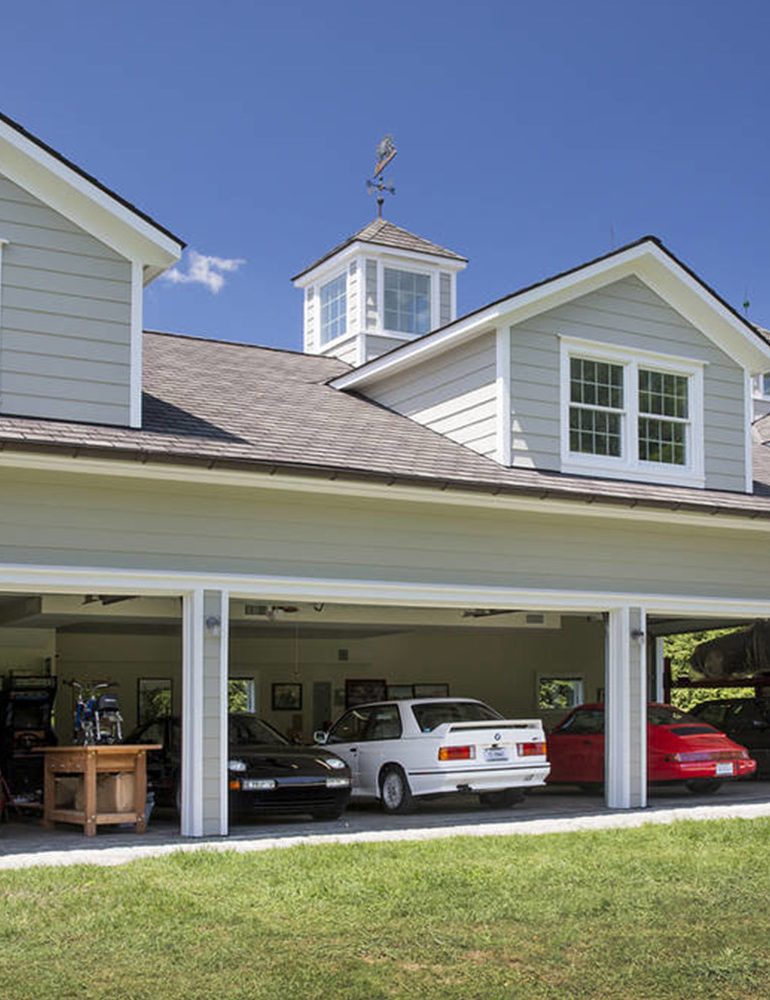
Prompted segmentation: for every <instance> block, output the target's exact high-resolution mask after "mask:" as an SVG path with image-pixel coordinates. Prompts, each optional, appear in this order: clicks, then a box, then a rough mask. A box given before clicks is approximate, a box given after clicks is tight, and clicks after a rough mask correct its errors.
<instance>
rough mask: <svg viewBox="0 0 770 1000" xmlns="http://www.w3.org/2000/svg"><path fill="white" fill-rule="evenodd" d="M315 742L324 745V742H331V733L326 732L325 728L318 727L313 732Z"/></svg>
mask: <svg viewBox="0 0 770 1000" xmlns="http://www.w3.org/2000/svg"><path fill="white" fill-rule="evenodd" d="M313 742H314V743H320V745H321V746H323V745H324V743H328V742H329V734H328V733H327V732H325V731H324V730H323V729H317V730H316V731H315V732H314V733H313Z"/></svg>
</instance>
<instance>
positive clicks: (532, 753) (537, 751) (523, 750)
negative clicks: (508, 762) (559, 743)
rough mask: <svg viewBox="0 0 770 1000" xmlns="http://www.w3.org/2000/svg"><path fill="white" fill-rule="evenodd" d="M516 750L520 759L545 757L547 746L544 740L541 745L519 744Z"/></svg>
mask: <svg viewBox="0 0 770 1000" xmlns="http://www.w3.org/2000/svg"><path fill="white" fill-rule="evenodd" d="M516 749H517V750H518V752H519V757H544V756H545V752H546V745H545V743H544V742H543V741H542V740H541V741H540V742H539V743H517V744H516Z"/></svg>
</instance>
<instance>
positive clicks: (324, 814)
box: [310, 806, 345, 819]
mask: <svg viewBox="0 0 770 1000" xmlns="http://www.w3.org/2000/svg"><path fill="white" fill-rule="evenodd" d="M344 812H345V807H344V806H325V807H324V808H323V809H314V810H313V812H312V813H311V814H310V815H311V816H312V817H313V819H339V818H340V816H341V815H342V814H343V813H344Z"/></svg>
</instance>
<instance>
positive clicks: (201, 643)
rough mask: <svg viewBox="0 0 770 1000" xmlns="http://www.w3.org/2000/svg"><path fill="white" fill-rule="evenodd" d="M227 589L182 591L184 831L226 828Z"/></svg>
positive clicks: (198, 833) (199, 834)
mask: <svg viewBox="0 0 770 1000" xmlns="http://www.w3.org/2000/svg"><path fill="white" fill-rule="evenodd" d="M228 607H229V601H228V595H227V594H226V593H225V592H223V591H219V590H206V591H204V590H196V591H193V592H192V593H190V594H187V595H185V597H184V606H183V641H182V660H183V669H182V815H181V820H182V835H183V836H185V837H203V836H207V835H216V834H226V833H227V830H228V815H227V677H228V665H227V657H228V652H227V651H228V644H227V640H228Z"/></svg>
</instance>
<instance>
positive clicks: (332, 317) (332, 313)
mask: <svg viewBox="0 0 770 1000" xmlns="http://www.w3.org/2000/svg"><path fill="white" fill-rule="evenodd" d="M347 299H348V296H347V277H346V275H344V274H341V275H339V277H337V278H333V279H332V280H331V281H328V282H327V283H326V284H325V285H321V343H322V344H328V343H329V341H330V340H336V338H337V337H341V336H342V335H343V334H344V333H346V332H347V325H348V324H347V320H348V302H347Z"/></svg>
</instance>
